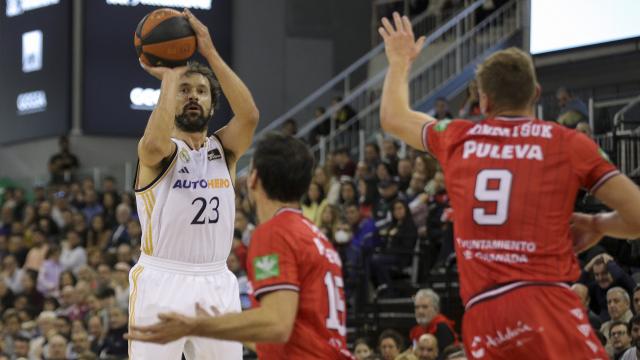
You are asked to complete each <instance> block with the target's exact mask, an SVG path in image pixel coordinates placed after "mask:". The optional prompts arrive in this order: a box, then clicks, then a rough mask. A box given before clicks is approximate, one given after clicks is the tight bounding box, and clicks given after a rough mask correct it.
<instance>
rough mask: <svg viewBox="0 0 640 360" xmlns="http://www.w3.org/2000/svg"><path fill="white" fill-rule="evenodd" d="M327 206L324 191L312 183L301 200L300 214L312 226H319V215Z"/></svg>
mask: <svg viewBox="0 0 640 360" xmlns="http://www.w3.org/2000/svg"><path fill="white" fill-rule="evenodd" d="M327 205H328V203H327V200H326V199H325V197H324V190H323V189H322V187H321V186H320V185H319V184H317V183H314V182H312V183H311V184H310V185H309V189H308V190H307V194H306V195H305V196H304V197H303V198H302V214H303V215H304V216H305V217H306V218H307V219H309V220H311V221H313V223H314V224H316V225H320V215H322V211H323V210H324V208H325V207H327Z"/></svg>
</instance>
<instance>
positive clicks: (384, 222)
mask: <svg viewBox="0 0 640 360" xmlns="http://www.w3.org/2000/svg"><path fill="white" fill-rule="evenodd" d="M378 193H379V194H380V198H379V199H378V203H377V204H376V205H375V206H374V208H373V218H374V219H375V221H376V228H377V229H378V231H383V230H384V229H386V228H388V227H389V226H390V225H391V222H392V220H393V216H392V205H393V202H394V201H396V200H403V201H404V199H405V198H404V194H402V193H400V192H399V189H398V183H397V182H395V181H393V180H388V181H380V182H379V183H378Z"/></svg>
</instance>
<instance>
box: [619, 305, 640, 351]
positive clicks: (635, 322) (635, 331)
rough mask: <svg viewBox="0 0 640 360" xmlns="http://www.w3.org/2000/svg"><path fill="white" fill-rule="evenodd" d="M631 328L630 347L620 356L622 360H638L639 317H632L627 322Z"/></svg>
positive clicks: (639, 344)
mask: <svg viewBox="0 0 640 360" xmlns="http://www.w3.org/2000/svg"><path fill="white" fill-rule="evenodd" d="M629 326H630V327H631V347H630V348H629V349H628V350H627V351H626V352H625V353H624V354H623V355H622V357H621V359H622V360H638V359H640V315H637V314H636V316H634V317H633V318H631V320H630V321H629Z"/></svg>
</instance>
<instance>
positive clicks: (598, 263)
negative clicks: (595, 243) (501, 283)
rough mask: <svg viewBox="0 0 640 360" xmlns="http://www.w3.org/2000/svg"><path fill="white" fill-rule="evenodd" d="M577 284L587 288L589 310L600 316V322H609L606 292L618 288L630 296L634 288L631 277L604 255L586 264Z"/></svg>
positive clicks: (608, 256) (609, 257) (609, 256)
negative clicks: (589, 298)
mask: <svg viewBox="0 0 640 360" xmlns="http://www.w3.org/2000/svg"><path fill="white" fill-rule="evenodd" d="M578 282H580V283H583V284H585V285H587V287H588V288H589V295H590V297H591V303H590V305H591V309H592V310H593V312H595V313H596V314H598V316H600V320H602V321H607V320H609V313H608V312H607V291H608V290H609V289H611V288H613V287H618V286H619V287H622V288H623V289H625V290H626V291H627V293H628V294H631V293H633V289H634V288H635V286H636V285H635V282H634V281H633V279H632V278H631V276H629V275H628V274H627V273H626V272H625V271H624V270H623V269H622V268H620V266H618V264H617V263H616V262H615V261H613V258H612V257H611V255H609V254H606V253H604V254H600V255H598V256H595V257H594V258H593V259H591V261H589V263H587V265H586V266H585V267H584V271H583V272H582V275H581V277H580V280H578ZM605 335H606V333H605Z"/></svg>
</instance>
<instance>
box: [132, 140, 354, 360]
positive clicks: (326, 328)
mask: <svg viewBox="0 0 640 360" xmlns="http://www.w3.org/2000/svg"><path fill="white" fill-rule="evenodd" d="M313 162H314V161H313V157H312V156H311V154H310V152H309V150H308V148H307V147H306V146H305V145H304V144H303V143H302V142H300V141H299V140H296V139H294V138H293V137H289V136H283V135H279V134H270V135H267V136H266V137H265V138H264V139H262V140H261V141H259V142H258V144H257V145H256V150H255V153H254V157H253V162H252V169H251V172H250V174H249V177H248V179H247V185H248V189H249V196H250V199H251V200H252V202H253V203H254V204H255V205H256V212H257V215H258V220H259V221H260V225H259V226H258V227H257V228H256V230H255V231H254V233H253V237H252V239H251V244H250V245H249V255H248V259H247V266H248V275H249V279H250V281H251V284H252V288H253V294H254V297H255V299H256V300H257V301H258V302H259V307H257V308H255V309H251V310H248V311H245V312H242V313H238V314H225V315H220V316H216V317H212V316H209V315H208V314H205V313H203V309H200V308H199V307H198V312H199V313H200V314H199V316H195V317H188V316H184V315H180V314H175V313H170V314H161V315H160V316H159V318H160V322H159V323H158V324H155V325H151V326H137V327H136V326H134V327H132V332H131V333H130V334H128V338H130V339H133V340H141V341H151V342H157V343H166V342H169V341H173V340H176V339H179V338H181V337H183V336H203V337H212V338H216V339H223V340H235V341H242V342H245V343H247V342H255V343H256V349H257V353H258V357H259V358H260V359H267V360H268V359H274V360H275V359H291V360H296V359H300V360H303V359H304V360H307V359H318V360H321V359H322V360H324V359H326V360H336V359H351V358H352V357H351V355H350V354H349V352H348V351H347V349H346V338H345V335H346V327H345V321H346V306H345V301H344V290H343V281H342V263H341V261H340V256H339V255H338V253H337V252H336V251H335V249H334V248H333V246H332V245H331V243H330V242H329V241H328V240H327V239H326V237H325V236H324V235H323V234H322V233H321V232H320V231H319V229H318V228H316V227H315V226H314V225H313V223H312V222H311V221H309V220H308V219H306V218H304V217H303V216H302V212H301V211H300V210H299V199H300V198H301V197H302V195H303V194H304V193H305V192H306V191H307V188H308V187H309V184H310V182H311V171H312V168H313Z"/></svg>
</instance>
